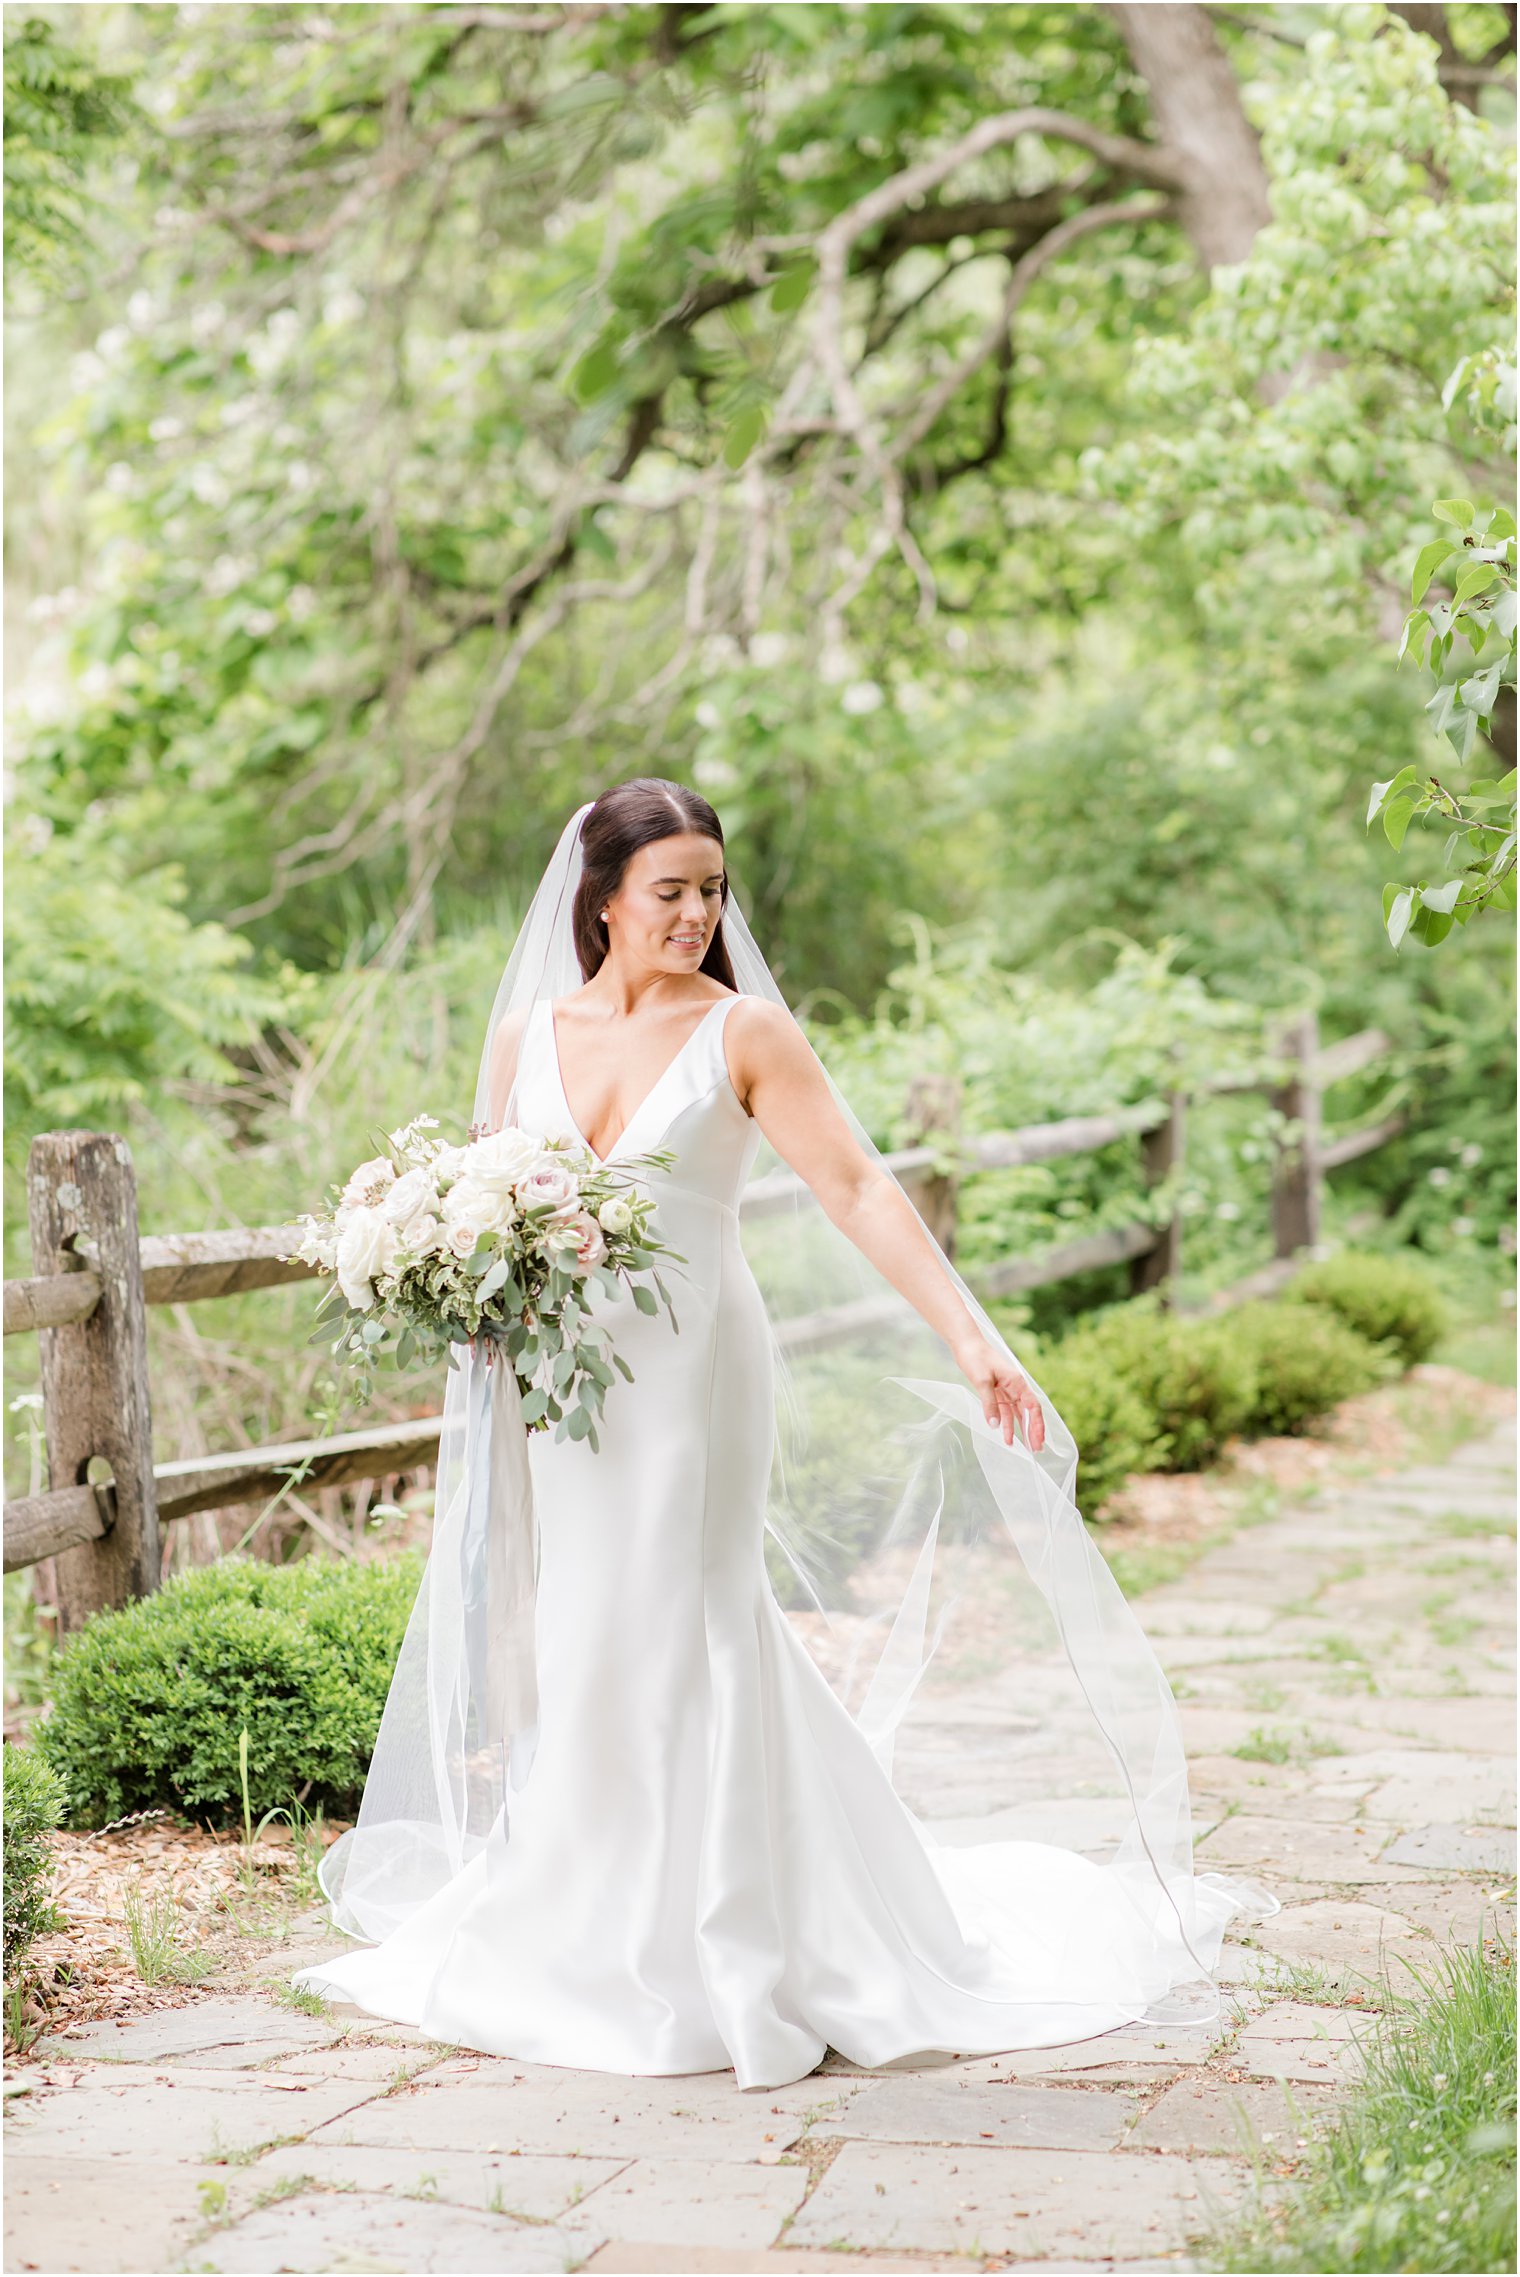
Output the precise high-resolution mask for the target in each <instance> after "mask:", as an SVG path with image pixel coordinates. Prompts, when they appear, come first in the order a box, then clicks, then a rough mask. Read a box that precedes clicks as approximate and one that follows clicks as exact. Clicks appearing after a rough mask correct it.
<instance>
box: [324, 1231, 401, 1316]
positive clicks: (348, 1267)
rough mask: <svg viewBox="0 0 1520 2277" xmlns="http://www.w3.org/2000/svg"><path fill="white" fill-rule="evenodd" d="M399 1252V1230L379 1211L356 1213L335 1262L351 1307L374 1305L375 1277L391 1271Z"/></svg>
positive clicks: (340, 1243)
mask: <svg viewBox="0 0 1520 2277" xmlns="http://www.w3.org/2000/svg"><path fill="white" fill-rule="evenodd" d="M396 1249H397V1236H396V1229H395V1227H394V1226H393V1225H388V1224H387V1223H386V1221H385V1219H384V1218H383V1217H382V1216H381V1214H380V1212H379V1211H378V1210H355V1211H354V1213H353V1215H352V1216H351V1217H350V1218H349V1221H348V1223H347V1225H346V1226H345V1227H344V1228H343V1232H342V1235H341V1236H340V1238H339V1241H338V1254H337V1258H336V1260H335V1262H336V1264H337V1268H338V1286H339V1287H340V1288H341V1289H342V1291H343V1294H344V1295H345V1296H346V1297H347V1299H348V1301H349V1303H350V1304H351V1305H369V1304H373V1303H374V1301H375V1292H374V1288H373V1286H372V1284H373V1281H374V1277H375V1275H376V1274H377V1273H385V1272H388V1271H389V1270H390V1267H391V1265H392V1263H393V1262H394V1260H395V1255H396Z"/></svg>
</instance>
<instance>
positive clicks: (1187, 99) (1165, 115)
mask: <svg viewBox="0 0 1520 2277" xmlns="http://www.w3.org/2000/svg"><path fill="white" fill-rule="evenodd" d="M1111 12H1112V14H1113V16H1114V17H1115V19H1116V20H1117V22H1118V25H1119V29H1120V31H1121V32H1122V33H1123V34H1124V40H1125V45H1126V46H1127V47H1128V49H1129V52H1130V55H1131V57H1132V59H1133V61H1134V64H1135V68H1136V69H1137V71H1138V72H1139V73H1140V75H1141V77H1142V78H1143V79H1144V81H1145V83H1146V87H1147V89H1148V90H1149V93H1150V99H1151V111H1152V115H1153V116H1154V118H1155V121H1156V126H1157V129H1158V131H1159V133H1160V136H1161V139H1162V141H1163V142H1164V143H1165V144H1166V146H1167V147H1168V149H1169V150H1170V152H1171V153H1172V155H1173V156H1174V157H1175V159H1176V160H1177V163H1178V165H1179V167H1180V168H1181V171H1182V177H1183V182H1184V189H1183V194H1182V225H1183V227H1184V229H1186V231H1187V233H1188V235H1189V237H1190V238H1191V239H1192V241H1193V245H1194V248H1195V250H1196V252H1197V254H1198V258H1199V260H1200V261H1202V263H1203V265H1204V267H1205V268H1206V269H1217V268H1219V267H1221V266H1223V265H1225V264H1228V263H1231V262H1235V261H1243V260H1244V259H1245V257H1246V255H1247V254H1248V253H1249V252H1250V250H1251V247H1252V245H1253V244H1254V243H1255V241H1256V233H1257V231H1258V230H1259V229H1261V228H1262V227H1263V225H1264V224H1265V223H1266V222H1268V221H1270V220H1271V218H1272V212H1271V206H1270V204H1269V202H1268V197H1267V170H1266V168H1265V166H1264V165H1263V164H1262V160H1261V146H1260V143H1259V142H1258V140H1257V135H1256V129H1255V128H1254V127H1253V126H1252V124H1251V122H1250V120H1249V119H1248V118H1247V117H1246V114H1245V111H1244V110H1243V108H1242V107H1241V101H1240V89H1239V87H1238V86H1237V84H1236V80H1235V74H1234V72H1233V71H1232V70H1231V68H1230V64H1229V59H1228V58H1227V57H1226V55H1225V52H1224V50H1223V48H1221V46H1220V44H1219V42H1218V40H1217V39H1216V38H1215V36H1214V27H1213V25H1212V23H1211V22H1210V21H1209V15H1208V11H1207V9H1205V8H1194V7H1173V6H1170V5H1164V6H1155V5H1150V6H1147V5H1135V6H1124V5H1117V4H1116V5H1115V6H1114V7H1113V9H1112V11H1111Z"/></svg>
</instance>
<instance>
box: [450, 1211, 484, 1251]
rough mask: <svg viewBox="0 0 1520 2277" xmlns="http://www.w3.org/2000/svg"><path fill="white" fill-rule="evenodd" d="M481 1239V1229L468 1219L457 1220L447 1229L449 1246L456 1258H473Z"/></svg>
mask: <svg viewBox="0 0 1520 2277" xmlns="http://www.w3.org/2000/svg"><path fill="white" fill-rule="evenodd" d="M479 1239H480V1228H479V1227H478V1226H474V1225H472V1224H471V1223H470V1221H469V1219H468V1218H456V1219H455V1220H454V1221H453V1223H452V1224H451V1225H450V1226H449V1227H448V1229H447V1240H448V1246H449V1248H450V1249H451V1250H452V1252H453V1254H454V1255H455V1256H456V1257H461V1258H463V1257H473V1256H474V1254H475V1245H476V1243H477V1242H478V1241H479Z"/></svg>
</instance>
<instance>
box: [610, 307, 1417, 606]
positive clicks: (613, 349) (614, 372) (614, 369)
mask: <svg viewBox="0 0 1520 2277" xmlns="http://www.w3.org/2000/svg"><path fill="white" fill-rule="evenodd" d="M617 376H618V356H617V343H616V341H614V340H598V341H597V343H596V346H595V347H594V348H588V349H587V351H586V353H585V355H584V356H582V358H581V360H580V362H579V363H578V364H577V365H576V367H575V370H574V371H573V372H572V373H571V375H570V385H571V388H572V389H573V390H574V393H575V398H576V401H577V402H579V403H594V402H595V401H596V399H597V397H598V396H599V395H605V394H606V392H607V390H608V388H609V387H611V386H612V384H613V382H614V380H615V379H616V378H617ZM1429 550H1430V549H1429V548H1428V547H1427V548H1426V551H1427V552H1428V551H1429ZM1422 558H1423V556H1422ZM1415 599H1416V600H1418V599H1419V594H1418V593H1417V594H1416V595H1415Z"/></svg>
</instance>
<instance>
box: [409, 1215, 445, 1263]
mask: <svg viewBox="0 0 1520 2277" xmlns="http://www.w3.org/2000/svg"><path fill="white" fill-rule="evenodd" d="M400 1232H401V1246H402V1248H403V1249H409V1250H410V1251H411V1253H412V1255H413V1256H414V1257H426V1256H427V1255H428V1254H429V1252H430V1251H431V1250H434V1249H436V1248H437V1247H438V1245H439V1242H440V1241H441V1239H442V1237H443V1220H442V1218H436V1217H434V1216H433V1214H432V1212H431V1211H430V1210H421V1211H419V1212H418V1214H417V1216H416V1217H414V1218H412V1219H410V1220H408V1222H407V1224H405V1225H404V1226H402V1227H401V1229H400Z"/></svg>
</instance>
